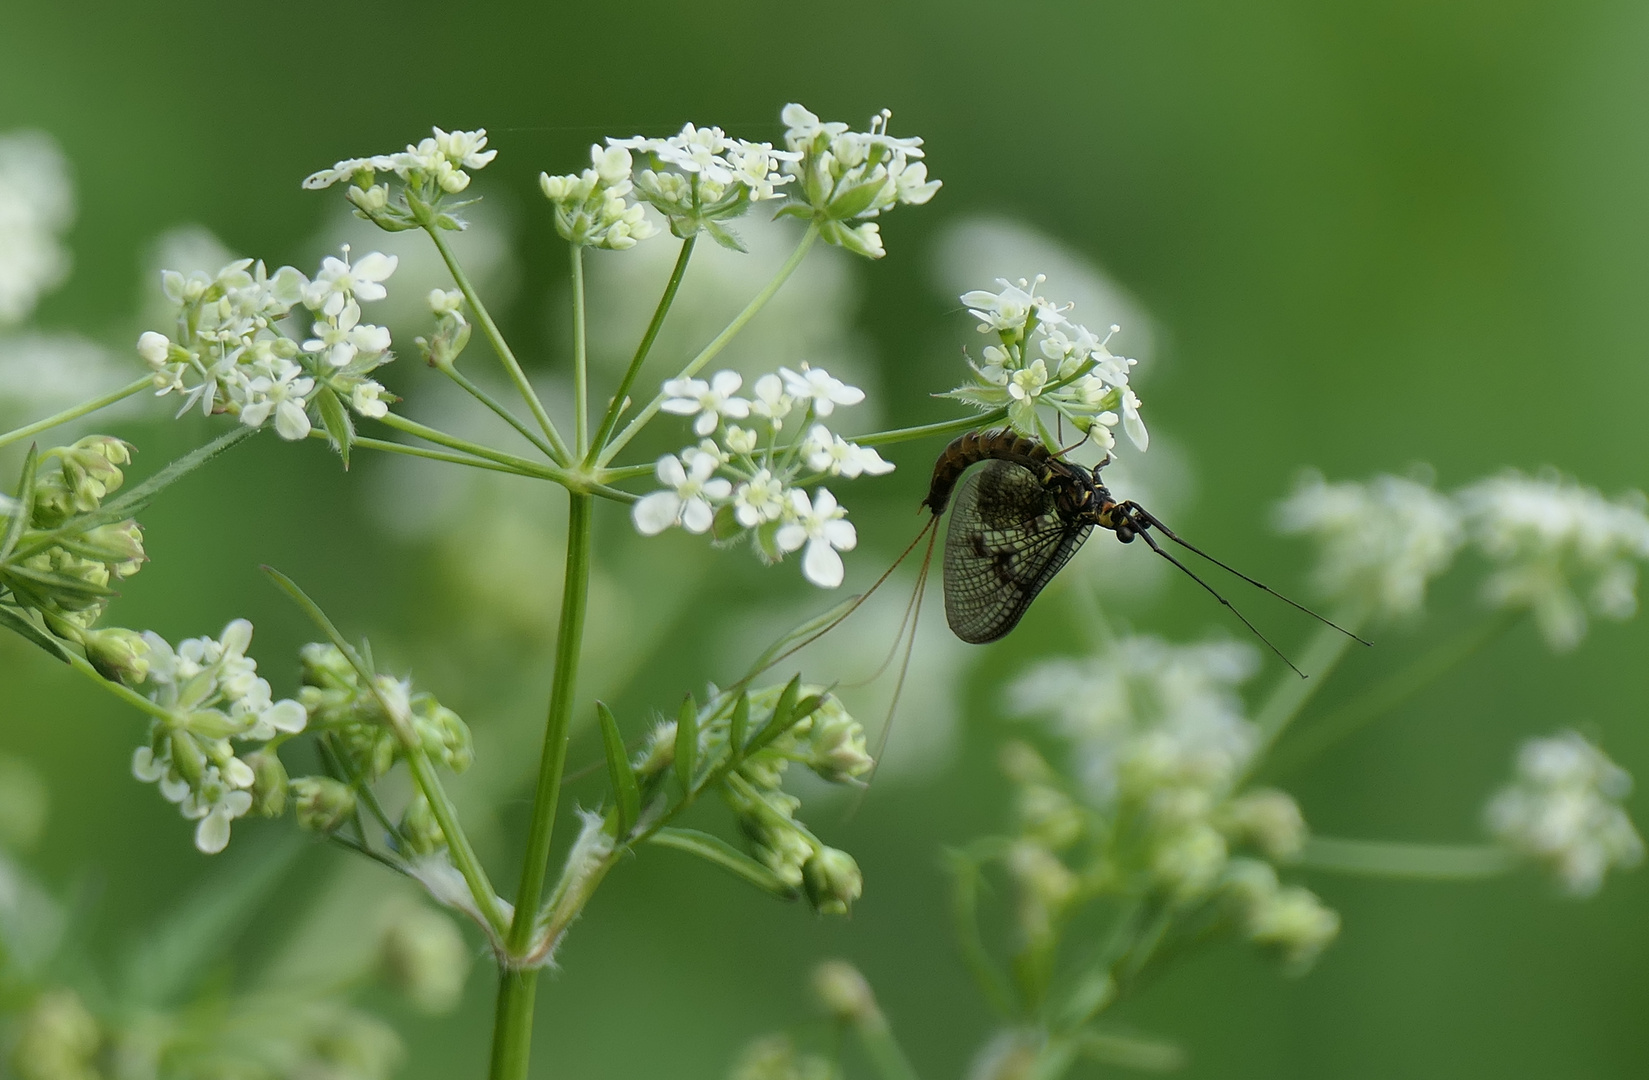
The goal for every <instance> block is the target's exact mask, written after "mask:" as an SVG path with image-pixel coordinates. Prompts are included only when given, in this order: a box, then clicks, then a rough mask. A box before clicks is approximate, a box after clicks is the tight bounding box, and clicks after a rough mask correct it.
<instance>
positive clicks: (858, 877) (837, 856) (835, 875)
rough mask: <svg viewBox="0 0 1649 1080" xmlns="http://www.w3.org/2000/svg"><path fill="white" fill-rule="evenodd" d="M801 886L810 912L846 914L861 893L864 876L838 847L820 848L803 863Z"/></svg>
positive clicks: (863, 885) (851, 859)
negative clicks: (808, 903)
mask: <svg viewBox="0 0 1649 1080" xmlns="http://www.w3.org/2000/svg"><path fill="white" fill-rule="evenodd" d="M802 887H803V888H804V889H805V890H806V891H807V899H808V901H809V902H810V903H811V904H812V905H813V910H815V911H817V912H818V913H819V914H821V915H846V914H848V912H849V911H850V910H851V909H852V907H853V901H855V900H857V899H859V895H860V894H861V893H862V892H864V887H865V879H864V875H862V874H860V873H859V864H858V863H856V862H854V861H853V856H851V855H849V854H848V853H847V852H845V851H843V850H841V849H840V848H832V847H827V848H820V849H819V850H818V851H816V852H814V853H813V857H812V858H810V859H808V860H807V862H805V863H803V864H802Z"/></svg>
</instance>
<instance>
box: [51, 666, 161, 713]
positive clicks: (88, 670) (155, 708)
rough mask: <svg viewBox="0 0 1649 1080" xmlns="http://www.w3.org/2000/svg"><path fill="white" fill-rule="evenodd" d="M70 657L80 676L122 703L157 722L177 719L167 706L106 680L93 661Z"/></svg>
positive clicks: (122, 685)
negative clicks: (144, 713)
mask: <svg viewBox="0 0 1649 1080" xmlns="http://www.w3.org/2000/svg"><path fill="white" fill-rule="evenodd" d="M68 655H69V666H70V667H72V668H74V669H75V670H76V671H78V672H80V674H82V675H84V676H86V678H88V679H90V680H92V682H94V683H96V684H97V685H99V686H101V687H102V688H103V689H105V690H107V691H108V692H109V693H111V694H113V695H114V696H115V697H117V698H119V699H120V700H121V701H124V702H125V703H126V704H128V705H130V706H132V707H133V708H135V709H138V710H141V711H142V712H146V713H148V714H149V715H150V716H152V717H154V718H155V719H156V720H166V721H171V720H173V719H175V717H173V716H172V710H170V709H168V708H167V707H166V706H164V705H157V704H155V703H154V702H153V701H150V700H149V699H148V698H146V697H144V696H143V695H142V694H140V693H138V692H137V691H136V690H133V689H132V688H131V687H129V686H127V685H125V684H124V683H117V682H114V681H113V680H111V679H105V678H104V677H103V676H102V675H101V674H99V672H98V670H97V669H96V668H95V667H93V666H92V663H91V661H90V660H87V659H86V658H85V657H83V656H76V655H75V654H74V653H69V654H68Z"/></svg>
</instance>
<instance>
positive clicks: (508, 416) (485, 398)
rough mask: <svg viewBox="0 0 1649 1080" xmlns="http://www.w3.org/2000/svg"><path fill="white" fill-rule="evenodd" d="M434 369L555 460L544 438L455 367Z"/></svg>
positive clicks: (445, 366)
mask: <svg viewBox="0 0 1649 1080" xmlns="http://www.w3.org/2000/svg"><path fill="white" fill-rule="evenodd" d="M435 367H436V369H437V370H439V371H440V372H441V373H443V374H444V375H446V376H447V378H449V379H451V380H452V381H453V382H455V383H457V384H458V385H459V386H460V387H462V388H463V390H464V392H465V393H467V394H469V396H470V397H472V398H474V399H475V400H476V401H479V402H480V403H481V404H483V405H485V406H486V407H487V408H489V409H491V410H492V411H493V412H494V413H496V414H497V416H498V418H499V419H500V420H502V421H504V423H506V424H508V425H509V426H510V427H512V428H514V429H515V430H516V431H517V432H519V433H520V434H521V437H522V438H524V439H526V440H527V441H528V442H530V443H532V444H533V445H534V446H536V447H538V449H540V450H542V451H543V452H544V456H545V457H547V458H549V459H550V460H551V461H554V460H555V451H554V450H553V449H552V448H551V447H550V444H549V443H547V442H545V441H544V437H543V436H542V435H540V434H538V433H537V432H536V431H534V430H533V429H532V428H530V427H528V426H527V425H526V424H524V423H522V422H521V418H520V417H519V416H516V415H515V414H514V413H512V412H510V411H509V410H508V409H506V408H505V407H504V404H503V403H502V402H500V401H498V400H497V399H496V398H494V397H493V396H492V395H491V394H489V393H487V392H486V391H485V390H483V389H481V388H480V387H479V386H477V385H476V384H475V383H474V382H473V381H471V380H470V378H469V377H468V376H467V375H465V374H464V373H463V372H461V371H459V370H458V367H457V365H455V364H436V365H435Z"/></svg>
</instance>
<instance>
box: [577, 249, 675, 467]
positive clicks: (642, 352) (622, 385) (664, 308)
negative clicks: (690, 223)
mask: <svg viewBox="0 0 1649 1080" xmlns="http://www.w3.org/2000/svg"><path fill="white" fill-rule="evenodd" d="M697 240H698V236H697V234H695V235H693V236H689V237H688V238H687V239H685V240H683V241H682V242H681V254H679V255H677V256H676V266H675V269H673V270H671V271H670V280H669V281H668V282H666V283H665V286H664V295H663V296H661V297H659V301H658V306H657V307H656V308H654V309H653V319H652V321H651V322H649V323H648V324H647V332H646V333H644V334H642V335H641V344H639V345H637V346H636V353H635V355H634V356H632V357H631V358H630V366H629V367H628V368H626V369H625V370H624V378H622V379H620V380H619V383H618V389H617V390H616V391H615V392H614V393H613V400H612V402H611V403H610V404H609V405H608V406H607V415H606V416H604V417H603V418H602V420H601V430H600V431H598V432H596V436H595V439H594V440H592V441H591V443H590V453H589V454H588V455H587V456H586V458H585V461H584V463H585V464H586V465H593V464H594V463H595V459H596V455H598V454H600V453H601V451H602V450H603V449H604V448H605V447H606V445H607V440H608V439H609V438H611V437H612V434H613V429H614V428H615V427H617V426H618V418H619V417H620V416H622V415H623V414H624V403H625V401H626V400H627V399H628V398H629V396H630V388H631V387H632V386H634V385H635V382H636V376H637V375H639V374H641V366H642V365H643V364H645V363H646V362H647V354H648V353H650V352H652V350H653V342H654V341H655V340H657V338H658V333H659V331H660V330H661V329H662V328H663V327H664V317H665V316H666V315H668V314H669V313H670V305H671V304H674V303H675V302H676V290H678V289H680V288H681V279H682V278H683V277H684V276H685V275H686V274H687V260H688V259H690V258H692V256H693V244H694V243H695V242H697ZM648 471H649V472H650V471H651V467H649V469H648Z"/></svg>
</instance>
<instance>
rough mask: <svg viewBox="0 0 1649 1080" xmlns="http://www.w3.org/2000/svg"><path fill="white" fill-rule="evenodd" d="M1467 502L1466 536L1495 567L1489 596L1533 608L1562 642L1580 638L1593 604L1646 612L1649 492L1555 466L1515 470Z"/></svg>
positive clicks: (1617, 615) (1614, 612)
mask: <svg viewBox="0 0 1649 1080" xmlns="http://www.w3.org/2000/svg"><path fill="white" fill-rule="evenodd" d="M1458 500H1459V504H1460V510H1461V513H1462V514H1463V516H1464V518H1465V522H1466V532H1467V535H1468V536H1470V537H1471V540H1472V542H1473V544H1475V545H1476V547H1477V548H1478V549H1479V550H1480V551H1481V552H1482V553H1483V554H1484V555H1485V556H1487V557H1488V559H1489V560H1490V561H1491V562H1492V563H1493V564H1494V567H1495V569H1494V572H1493V573H1492V574H1490V575H1489V579H1488V580H1487V581H1486V582H1485V583H1484V586H1483V593H1484V596H1485V597H1486V598H1487V599H1488V600H1489V602H1490V603H1492V604H1494V605H1496V606H1497V607H1503V608H1527V609H1529V610H1530V611H1532V612H1533V613H1534V616H1535V621H1536V622H1537V623H1538V624H1539V626H1540V629H1541V632H1542V633H1543V634H1545V636H1546V640H1547V642H1548V643H1550V644H1551V646H1552V647H1553V648H1555V649H1571V648H1573V647H1574V646H1576V645H1578V644H1579V643H1580V640H1581V638H1583V637H1584V636H1585V634H1586V616H1587V613H1588V612H1590V613H1591V614H1594V615H1599V616H1602V617H1604V618H1609V619H1627V618H1630V617H1631V616H1632V615H1633V614H1634V613H1635V612H1636V611H1637V583H1638V571H1637V565H1636V564H1637V562H1638V561H1640V560H1643V559H1649V515H1646V514H1645V513H1644V499H1643V496H1642V495H1640V494H1638V493H1636V492H1633V493H1631V494H1630V495H1627V496H1623V497H1621V498H1618V499H1614V500H1610V499H1606V498H1604V497H1603V495H1602V494H1600V493H1599V492H1598V491H1597V490H1595V489H1593V488H1588V487H1582V486H1581V485H1580V484H1577V483H1575V482H1574V481H1573V480H1569V479H1566V478H1564V477H1561V476H1558V475H1557V474H1556V473H1548V474H1543V475H1541V476H1536V477H1527V476H1524V475H1522V474H1521V473H1517V472H1506V473H1503V474H1502V475H1500V476H1496V477H1491V478H1489V479H1487V480H1480V481H1478V482H1477V483H1475V484H1473V485H1471V486H1470V487H1468V488H1466V489H1465V490H1464V491H1461V492H1460V494H1459V496H1458ZM1577 594H1578V595H1577Z"/></svg>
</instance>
